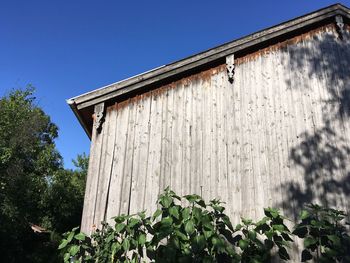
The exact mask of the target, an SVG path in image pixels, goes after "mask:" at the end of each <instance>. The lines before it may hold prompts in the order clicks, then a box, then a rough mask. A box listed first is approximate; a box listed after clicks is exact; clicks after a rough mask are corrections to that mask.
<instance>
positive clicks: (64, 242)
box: [58, 239, 69, 249]
mask: <svg viewBox="0 0 350 263" xmlns="http://www.w3.org/2000/svg"><path fill="white" fill-rule="evenodd" d="M68 243H69V242H68V240H67V239H62V241H61V244H60V245H59V247H58V249H62V248H65V247H66V246H67V245H68Z"/></svg>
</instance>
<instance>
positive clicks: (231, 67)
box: [226, 54, 235, 83]
mask: <svg viewBox="0 0 350 263" xmlns="http://www.w3.org/2000/svg"><path fill="white" fill-rule="evenodd" d="M226 70H227V75H228V81H229V82H230V83H233V77H234V75H235V55H234V54H232V55H229V56H227V57H226Z"/></svg>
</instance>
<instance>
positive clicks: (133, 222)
mask: <svg viewBox="0 0 350 263" xmlns="http://www.w3.org/2000/svg"><path fill="white" fill-rule="evenodd" d="M140 222H141V221H140V219H138V218H130V220H129V222H128V226H129V227H130V228H132V227H134V226H136V225H137V224H138V223H140Z"/></svg>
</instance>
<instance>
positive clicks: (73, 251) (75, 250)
mask: <svg viewBox="0 0 350 263" xmlns="http://www.w3.org/2000/svg"><path fill="white" fill-rule="evenodd" d="M79 250H80V246H77V245H73V246H71V247H70V248H69V253H70V255H71V256H73V257H74V256H75V255H76V254H77V253H78V252H79Z"/></svg>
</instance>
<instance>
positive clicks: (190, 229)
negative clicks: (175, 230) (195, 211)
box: [185, 220, 195, 235]
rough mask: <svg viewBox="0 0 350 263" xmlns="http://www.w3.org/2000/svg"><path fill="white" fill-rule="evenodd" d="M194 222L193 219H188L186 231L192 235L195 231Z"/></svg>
mask: <svg viewBox="0 0 350 263" xmlns="http://www.w3.org/2000/svg"><path fill="white" fill-rule="evenodd" d="M194 230H195V229H194V223H193V221H192V220H188V221H187V223H186V224H185V231H186V233H187V234H189V235H191V234H192V233H193V232H194Z"/></svg>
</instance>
